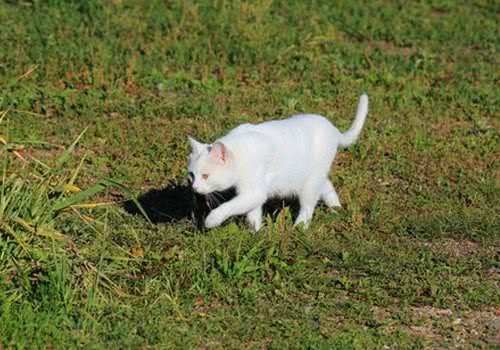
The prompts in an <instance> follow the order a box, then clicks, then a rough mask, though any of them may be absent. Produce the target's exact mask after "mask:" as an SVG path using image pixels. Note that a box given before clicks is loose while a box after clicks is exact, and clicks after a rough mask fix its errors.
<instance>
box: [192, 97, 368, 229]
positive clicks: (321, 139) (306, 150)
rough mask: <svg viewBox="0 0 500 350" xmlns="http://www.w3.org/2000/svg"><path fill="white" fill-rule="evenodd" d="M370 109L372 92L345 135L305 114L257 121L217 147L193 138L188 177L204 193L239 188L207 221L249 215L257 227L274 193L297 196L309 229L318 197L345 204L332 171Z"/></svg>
mask: <svg viewBox="0 0 500 350" xmlns="http://www.w3.org/2000/svg"><path fill="white" fill-rule="evenodd" d="M367 113H368V96H367V95H366V94H363V95H362V96H361V97H360V98H359V103H358V110H357V112H356V118H355V119H354V122H353V124H352V126H351V128H350V129H349V130H347V132H345V133H343V134H342V133H340V131H339V130H338V129H337V128H336V127H335V126H333V125H332V124H331V123H330V122H329V121H328V120H327V119H326V118H324V117H322V116H320V115H314V114H300V115H296V116H293V117H290V118H288V119H284V120H276V121H270V122H265V123H261V124H257V125H253V124H243V125H240V126H238V127H237V128H235V129H233V130H232V131H231V132H229V134H227V135H226V136H224V137H222V138H220V139H218V140H217V141H215V142H214V143H213V144H212V145H209V144H204V143H200V142H198V141H196V140H194V139H192V138H191V137H189V141H190V142H191V146H192V153H191V155H190V156H189V167H188V170H189V175H190V177H191V180H192V186H193V190H194V191H195V192H197V193H200V194H209V193H211V192H214V191H223V190H226V189H228V188H230V187H234V188H235V189H236V193H237V195H236V197H234V198H233V199H232V200H230V201H228V202H226V203H223V204H222V205H220V206H219V207H217V208H215V209H214V210H212V211H211V212H210V214H209V215H208V216H207V218H206V219H205V226H206V227H207V228H212V227H215V226H218V225H220V224H222V222H223V221H224V220H226V219H227V218H229V217H231V216H233V215H242V214H246V217H247V220H248V222H249V223H250V225H251V226H252V228H253V229H254V230H256V231H258V230H259V229H260V227H261V223H262V205H263V204H264V202H265V201H266V200H267V199H268V198H270V197H285V196H293V195H296V196H298V198H299V202H300V212H299V215H298V217H297V219H296V220H295V225H297V224H299V223H303V224H304V226H305V227H307V226H308V225H309V223H310V221H311V218H312V215H313V211H314V208H315V206H316V204H317V202H318V200H319V199H321V200H323V201H324V202H325V203H326V205H327V206H329V207H331V206H340V202H339V198H338V196H337V193H336V192H335V189H334V188H333V185H332V183H331V182H330V180H329V179H328V172H329V170H330V166H331V164H332V161H333V159H334V158H335V153H336V152H337V148H339V147H349V146H350V145H351V144H353V143H354V142H355V141H356V139H357V138H358V136H359V134H360V132H361V128H362V127H363V124H364V122H365V119H366V115H367Z"/></svg>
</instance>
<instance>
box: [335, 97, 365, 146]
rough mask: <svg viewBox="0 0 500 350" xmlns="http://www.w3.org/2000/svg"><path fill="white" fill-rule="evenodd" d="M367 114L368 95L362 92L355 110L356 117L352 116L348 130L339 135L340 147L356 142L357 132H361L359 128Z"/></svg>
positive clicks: (361, 126)
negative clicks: (352, 119) (352, 120)
mask: <svg viewBox="0 0 500 350" xmlns="http://www.w3.org/2000/svg"><path fill="white" fill-rule="evenodd" d="M367 114H368V95H367V94H363V95H361V96H360V97H359V102H358V110H357V112H356V118H354V122H353V123H352V125H351V127H350V128H349V130H347V131H346V132H345V133H343V134H341V135H340V141H339V146H340V147H349V146H350V145H352V144H353V143H354V142H356V140H357V139H358V136H359V134H360V133H361V129H362V128H363V124H364V123H365V120H366V115H367Z"/></svg>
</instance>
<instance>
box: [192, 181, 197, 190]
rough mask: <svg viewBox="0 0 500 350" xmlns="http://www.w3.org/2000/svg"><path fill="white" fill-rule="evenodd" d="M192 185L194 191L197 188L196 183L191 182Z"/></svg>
mask: <svg viewBox="0 0 500 350" xmlns="http://www.w3.org/2000/svg"><path fill="white" fill-rule="evenodd" d="M192 187H193V191H196V190H197V189H198V184H197V183H195V182H193V185H192Z"/></svg>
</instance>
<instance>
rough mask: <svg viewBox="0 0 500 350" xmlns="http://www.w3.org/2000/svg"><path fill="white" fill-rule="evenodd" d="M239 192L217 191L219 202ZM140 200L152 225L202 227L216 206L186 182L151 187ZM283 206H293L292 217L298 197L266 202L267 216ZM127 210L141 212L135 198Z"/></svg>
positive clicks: (132, 212) (277, 211)
mask: <svg viewBox="0 0 500 350" xmlns="http://www.w3.org/2000/svg"><path fill="white" fill-rule="evenodd" d="M235 195H236V192H235V190H234V189H230V190H227V191H224V192H221V193H218V195H217V199H218V200H219V201H220V203H224V202H227V201H228V200H230V199H232V198H233V197H234V196H235ZM137 199H138V201H139V203H140V204H141V206H142V207H143V209H144V211H145V212H146V214H147V215H148V217H149V218H150V219H151V221H152V222H153V224H172V223H176V222H178V221H182V220H186V219H188V220H191V222H192V224H193V225H194V226H195V227H196V228H198V229H203V222H204V219H205V217H206V216H207V215H208V213H210V210H211V209H214V208H216V207H217V205H216V204H215V203H213V204H212V205H210V204H209V201H208V200H207V198H206V197H205V196H203V195H199V194H195V193H193V191H192V190H191V187H190V186H187V185H170V186H167V187H164V188H161V189H155V188H153V189H151V190H149V191H147V192H145V193H143V194H142V195H140V196H139V197H138V198H137ZM283 207H290V210H291V211H292V214H293V216H294V217H295V216H296V213H297V212H298V209H299V204H298V201H297V200H296V199H293V198H291V199H271V200H268V201H267V202H266V204H265V205H264V215H271V217H272V218H273V219H275V217H276V216H277V214H278V213H279V212H280V210H281V209H282V208H283ZM124 209H125V210H126V211H127V212H128V213H129V214H138V215H142V214H141V211H140V210H139V208H138V207H137V206H136V205H135V203H134V202H133V201H132V200H129V201H126V202H125V203H124Z"/></svg>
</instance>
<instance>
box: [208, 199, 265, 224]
mask: <svg viewBox="0 0 500 350" xmlns="http://www.w3.org/2000/svg"><path fill="white" fill-rule="evenodd" d="M265 201H266V196H265V194H264V193H262V192H254V193H241V194H239V195H238V196H236V197H234V198H233V199H231V200H230V201H229V202H226V203H224V204H222V205H220V206H219V207H217V208H215V209H214V210H212V211H211V212H210V214H208V216H207V218H206V219H205V227H206V228H212V227H216V226H219V225H220V224H222V223H223V222H224V221H225V220H226V219H227V218H229V217H231V216H234V215H241V214H246V213H248V212H250V211H252V210H254V209H256V208H257V207H260V206H262V204H264V202H265Z"/></svg>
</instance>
